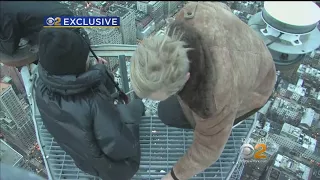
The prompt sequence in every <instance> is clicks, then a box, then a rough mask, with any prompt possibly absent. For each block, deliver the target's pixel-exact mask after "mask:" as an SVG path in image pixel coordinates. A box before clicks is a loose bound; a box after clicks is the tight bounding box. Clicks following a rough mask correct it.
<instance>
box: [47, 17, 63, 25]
mask: <svg viewBox="0 0 320 180" xmlns="http://www.w3.org/2000/svg"><path fill="white" fill-rule="evenodd" d="M47 24H48V25H49V26H60V25H61V18H60V17H56V18H53V17H48V18H47Z"/></svg>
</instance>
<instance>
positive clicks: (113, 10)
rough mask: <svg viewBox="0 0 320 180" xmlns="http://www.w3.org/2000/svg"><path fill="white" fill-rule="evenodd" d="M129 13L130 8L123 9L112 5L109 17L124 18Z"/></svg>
mask: <svg viewBox="0 0 320 180" xmlns="http://www.w3.org/2000/svg"><path fill="white" fill-rule="evenodd" d="M128 12H129V9H128V8H125V7H122V6H120V5H117V4H112V5H111V6H110V8H109V11H108V15H110V16H119V17H123V16H125V15H126V14H127V13H128Z"/></svg>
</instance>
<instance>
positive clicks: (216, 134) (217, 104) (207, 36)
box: [130, 2, 276, 180]
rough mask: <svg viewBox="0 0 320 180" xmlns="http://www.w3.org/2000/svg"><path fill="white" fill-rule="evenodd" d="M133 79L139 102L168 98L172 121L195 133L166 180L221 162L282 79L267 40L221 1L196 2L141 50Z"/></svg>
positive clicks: (164, 110)
mask: <svg viewBox="0 0 320 180" xmlns="http://www.w3.org/2000/svg"><path fill="white" fill-rule="evenodd" d="M130 74H131V82H132V87H133V89H134V91H135V92H136V94H137V95H138V96H139V97H141V98H150V99H153V100H160V101H161V102H160V103H159V106H158V114H159V118H160V119H161V120H162V121H163V122H164V123H165V124H167V125H169V126H174V127H178V128H192V129H194V141H193V144H192V145H191V147H190V148H189V150H188V151H187V153H186V154H185V155H184V156H183V157H182V158H180V160H179V161H178V162H177V163H176V164H175V165H174V167H173V168H172V170H171V172H170V173H168V174H167V175H166V176H165V177H163V179H179V180H185V179H189V178H191V177H192V176H194V175H196V174H198V173H200V172H201V171H203V170H205V169H206V168H208V167H209V166H211V165H212V164H213V163H214V162H215V161H217V160H218V158H219V156H220V155H221V153H222V151H223V149H224V146H225V144H226V142H227V140H228V138H229V136H230V133H231V130H232V127H233V125H234V124H237V123H239V122H241V121H242V120H244V119H246V118H248V117H249V116H250V115H253V114H254V113H255V112H257V111H258V110H259V109H260V108H261V107H263V105H264V104H265V103H266V102H267V100H268V99H269V97H270V96H271V94H272V91H273V89H274V86H275V82H276V69H275V64H274V62H273V59H272V56H271V54H270V52H269V51H268V49H267V47H266V46H265V44H264V42H263V41H262V40H261V39H260V38H259V37H258V34H256V33H255V32H254V31H253V30H251V29H250V28H249V27H248V25H246V24H245V23H243V22H242V21H241V20H240V19H239V18H238V17H237V16H235V15H234V14H233V13H232V12H231V10H230V9H229V8H228V7H227V6H226V5H224V4H223V3H219V2H189V3H188V4H187V5H186V6H185V7H184V8H183V9H182V10H181V11H180V12H178V14H177V16H176V19H175V20H174V22H172V23H171V24H170V26H169V28H168V31H167V32H166V33H165V34H163V35H157V36H153V37H150V38H148V39H145V40H144V41H143V42H142V43H141V44H140V45H139V46H138V48H137V50H136V52H135V54H134V55H133V57H132V59H131V73H130Z"/></svg>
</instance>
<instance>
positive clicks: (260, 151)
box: [241, 144, 267, 159]
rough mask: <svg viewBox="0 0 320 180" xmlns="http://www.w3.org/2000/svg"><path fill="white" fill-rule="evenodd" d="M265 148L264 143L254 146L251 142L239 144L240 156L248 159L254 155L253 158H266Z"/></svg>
mask: <svg viewBox="0 0 320 180" xmlns="http://www.w3.org/2000/svg"><path fill="white" fill-rule="evenodd" d="M266 150H267V145H266V144H256V145H255V146H254V147H253V146H252V145H251V144H243V145H242V146H241V156H242V157H243V158H244V159H250V158H252V157H254V159H266V158H267V156H266V154H265V152H266ZM255 151H256V152H255Z"/></svg>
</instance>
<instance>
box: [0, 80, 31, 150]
mask: <svg viewBox="0 0 320 180" xmlns="http://www.w3.org/2000/svg"><path fill="white" fill-rule="evenodd" d="M0 112H1V113H0V115H1V117H0V121H1V122H0V123H1V128H0V129H1V132H2V133H3V135H4V137H5V138H6V139H7V140H8V141H9V142H11V143H13V144H15V145H16V146H17V147H19V148H20V150H22V151H24V152H25V153H26V154H28V153H29V150H30V149H32V147H33V146H34V144H35V143H36V137H35V131H34V126H33V122H32V121H31V118H30V116H29V114H28V113H27V111H26V110H25V108H24V107H23V106H22V104H21V101H20V100H19V98H18V97H17V95H16V93H15V92H14V90H13V88H12V86H11V85H10V84H6V83H0Z"/></svg>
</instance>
